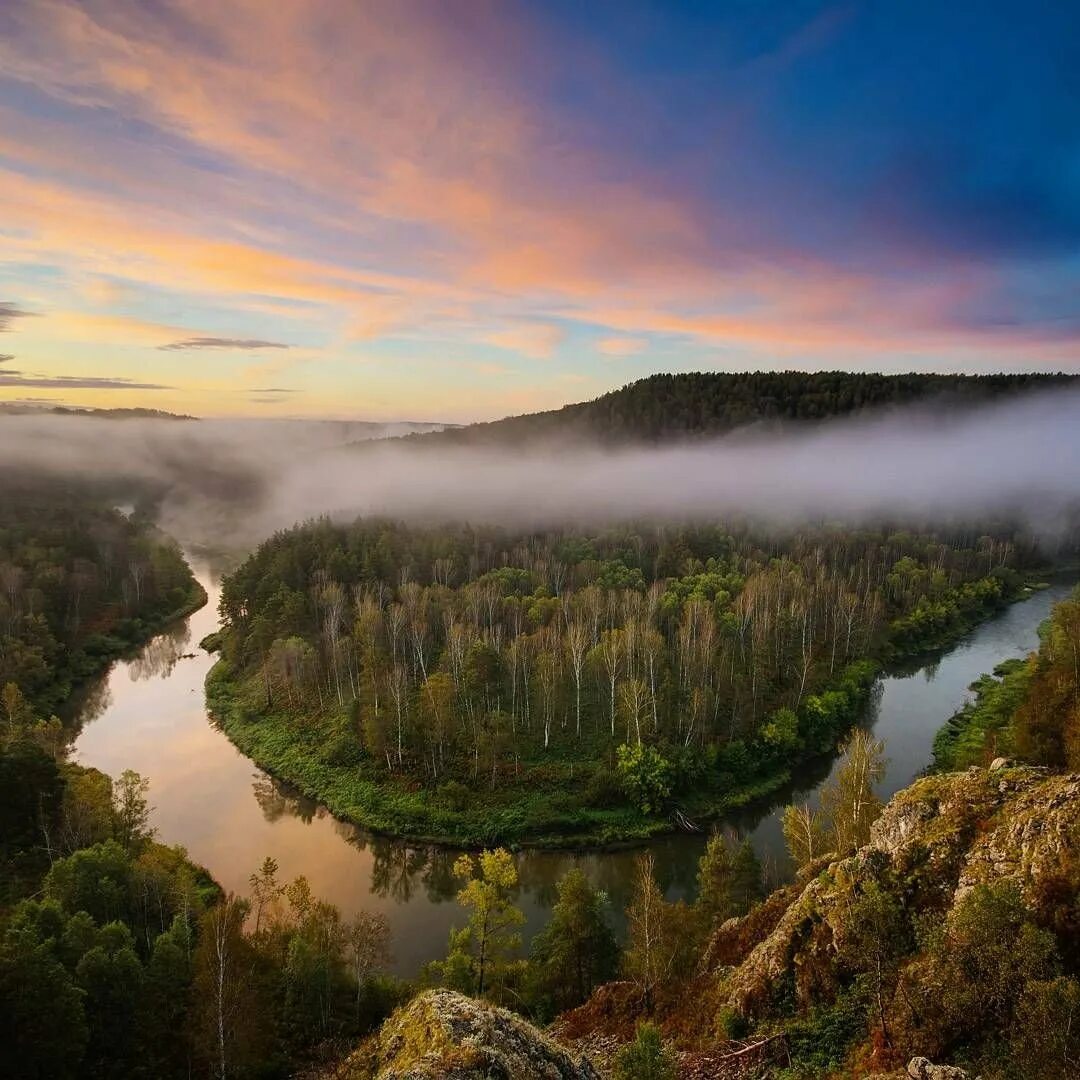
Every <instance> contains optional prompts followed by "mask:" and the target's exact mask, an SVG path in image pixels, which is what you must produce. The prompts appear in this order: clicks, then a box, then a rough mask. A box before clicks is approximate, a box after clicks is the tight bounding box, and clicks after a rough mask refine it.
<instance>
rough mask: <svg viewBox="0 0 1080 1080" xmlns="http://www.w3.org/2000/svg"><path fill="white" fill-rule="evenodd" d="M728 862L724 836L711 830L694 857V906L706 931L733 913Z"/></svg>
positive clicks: (726, 843)
mask: <svg viewBox="0 0 1080 1080" xmlns="http://www.w3.org/2000/svg"><path fill="white" fill-rule="evenodd" d="M732 861H733V860H732V854H731V846H730V844H729V843H728V841H727V839H726V838H725V837H724V836H723V835H721V834H720V833H719V832H714V833H713V834H712V836H710V837H709V839H708V842H707V843H706V845H705V851H704V853H703V854H702V856H701V858H700V859H698V874H697V884H698V894H697V908H698V912H699V914H700V915H701V922H702V929H703V930H704V931H705V932H706V933H708V932H710V931H711V930H712V929H713V928H714V927H716V926H719V925H720V923H722V922H723V921H724V920H725V919H729V918H731V916H732V915H734V914H735V913H736V912H735V899H734V897H733V896H732V885H733V881H732V869H733V868H732Z"/></svg>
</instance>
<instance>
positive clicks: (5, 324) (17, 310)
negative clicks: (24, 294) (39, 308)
mask: <svg viewBox="0 0 1080 1080" xmlns="http://www.w3.org/2000/svg"><path fill="white" fill-rule="evenodd" d="M33 314H34V313H33V312H32V311H26V310H25V309H23V308H21V307H19V305H18V304H16V303H14V302H13V301H11V300H0V331H2V330H10V329H11V324H12V323H13V322H15V320H16V319H25V318H26V317H27V316H29V315H33ZM8 359H10V357H8Z"/></svg>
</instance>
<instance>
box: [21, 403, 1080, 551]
mask: <svg viewBox="0 0 1080 1080" xmlns="http://www.w3.org/2000/svg"><path fill="white" fill-rule="evenodd" d="M0 462H2V463H3V467H4V468H5V469H18V470H20V471H25V470H31V471H35V472H36V471H40V472H42V473H47V474H52V475H61V476H66V477H77V478H107V479H110V480H114V481H119V482H125V481H130V482H133V483H137V484H142V485H153V486H154V487H155V488H156V489H157V490H159V491H160V493H161V494H162V504H161V513H162V524H163V526H164V527H165V528H166V529H168V530H169V531H170V532H173V533H174V534H175V535H177V536H178V537H180V538H182V539H185V540H190V541H201V542H210V543H227V544H229V545H238V546H249V545H251V544H253V543H255V542H257V541H258V540H259V539H261V538H263V537H264V536H266V535H268V534H269V533H271V532H273V531H274V530H275V529H277V528H281V527H284V526H288V525H291V524H293V523H294V522H296V521H298V520H301V519H304V518H309V517H314V516H318V515H322V514H330V515H333V516H337V517H349V518H351V517H354V516H356V515H359V514H384V515H390V516H394V517H402V518H407V519H417V518H423V519H466V520H470V521H478V522H479V521H485V522H496V523H505V524H513V525H525V526H534V525H535V526H542V525H548V524H560V523H564V522H567V521H582V520H588V521H598V520H603V519H620V518H646V517H657V518H679V519H686V518H716V517H723V516H725V515H729V516H730V515H738V516H743V517H754V518H760V519H764V520H767V521H773V522H777V523H783V524H796V523H799V522H801V521H820V520H823V519H827V520H842V521H847V522H851V523H857V522H864V521H870V520H873V519H875V518H878V517H883V516H887V517H888V518H889V519H890V520H892V521H899V520H904V519H906V518H910V519H911V520H912V523H916V522H918V523H923V522H928V523H934V522H942V523H944V522H949V523H955V522H957V521H958V520H964V519H970V520H975V519H981V518H984V517H986V516H987V515H988V514H997V513H1018V514H1022V515H1023V516H1024V517H1025V518H1026V520H1027V521H1028V523H1029V524H1030V525H1031V526H1032V527H1033V528H1034V529H1036V530H1038V531H1040V532H1044V533H1050V534H1059V533H1060V532H1061V530H1062V529H1063V527H1064V522H1065V521H1066V520H1067V518H1068V515H1069V513H1070V512H1071V511H1072V510H1073V509H1074V508H1075V507H1076V506H1077V505H1078V504H1080V391H1071V390H1070V391H1068V392H1061V391H1055V392H1052V393H1048V394H1038V395H1030V396H1026V397H1023V398H1020V399H1017V400H1013V401H1010V402H1007V403H1004V404H994V405H987V406H984V407H981V408H975V409H969V410H947V409H936V408H934V407H932V406H918V407H913V408H910V409H902V410H895V411H892V412H889V413H888V414H877V415H874V416H870V417H863V418H858V419H853V420H845V421H830V422H824V423H818V424H807V425H803V426H798V427H791V428H788V429H787V430H785V431H784V432H783V433H776V432H775V431H773V432H758V433H755V432H753V431H749V432H748V431H746V430H743V431H740V432H736V433H735V434H734V435H730V436H727V437H724V438H720V439H716V440H712V441H709V442H696V443H693V444H688V445H680V446H669V447H661V448H637V449H623V450H617V451H611V450H604V449H601V448H598V447H595V446H587V445H580V444H579V445H575V446H572V447H571V446H565V445H554V444H548V445H544V446H537V445H529V446H519V447H507V448H505V449H499V450H492V449H491V448H484V449H477V448H466V447H447V446H444V445H443V444H442V443H440V442H428V441H426V440H409V441H404V442H403V441H400V440H383V441H379V442H374V443H368V444H362V445H358V444H351V445H342V444H341V440H340V436H339V435H335V436H332V437H331V436H329V435H328V434H327V431H326V430H322V429H321V426H320V425H318V424H304V423H299V422H298V423H297V424H295V425H292V424H289V423H288V422H283V421H279V422H276V424H275V425H268V424H262V423H258V422H246V421H231V422H207V421H203V422H198V423H175V422H162V421H153V420H147V421H134V420H122V421H110V420H104V419H91V418H81V417H53V416H32V417H29V416H28V417H21V416H17V417H11V416H9V417H0Z"/></svg>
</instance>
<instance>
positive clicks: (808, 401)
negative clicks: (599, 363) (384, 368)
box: [409, 371, 1077, 446]
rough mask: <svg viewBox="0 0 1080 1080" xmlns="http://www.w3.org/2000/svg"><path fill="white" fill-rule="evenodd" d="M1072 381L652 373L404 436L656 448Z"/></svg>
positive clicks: (450, 441) (441, 442)
mask: <svg viewBox="0 0 1080 1080" xmlns="http://www.w3.org/2000/svg"><path fill="white" fill-rule="evenodd" d="M1076 378H1077V376H1073V375H1064V374H1022V375H922V374H907V375H877V374H871V373H862V372H847V371H822V372H802V371H769V372H751V373H742V374H726V373H718V372H695V373H692V374H685V375H651V376H649V377H648V378H645V379H640V380H639V381H638V382H633V383H630V384H628V385H627V386H624V387H623V388H622V389H621V390H613V391H612V392H611V393H608V394H604V395H603V396H602V397H598V398H595V399H594V400H592V401H585V402H581V403H580V404H576V405H566V406H564V407H563V408H561V409H553V410H550V411H548V412H539V413H529V414H526V415H523V416H510V417H507V418H506V419H503V420H495V421H492V422H490V423H484V424H470V425H468V426H467V427H462V428H457V429H453V430H446V431H442V432H438V433H436V434H429V435H418V436H411V437H409V440H410V441H412V442H417V443H421V442H422V443H423V444H425V445H432V446H446V445H457V446H474V445H489V444H507V445H509V444H516V443H520V442H525V441H534V440H544V439H550V438H557V439H559V440H560V441H565V440H568V439H569V440H576V439H590V440H595V441H599V442H601V443H608V444H614V445H618V444H626V443H642V442H643V443H659V442H670V441H679V440H693V439H698V438H705V437H710V436H715V435H721V434H724V433H726V432H729V431H732V430H734V429H735V428H739V427H744V426H747V425H750V424H755V423H769V424H777V423H782V424H787V423H791V422H799V421H812V420H822V419H826V418H828V417H839V416H850V415H852V414H855V413H859V412H863V411H866V410H870V409H882V408H887V407H890V406H898V405H906V404H910V403H912V402H918V401H927V400H930V399H935V400H940V401H941V402H942V403H943V404H946V403H947V404H956V405H963V404H976V403H982V402H985V401H988V400H992V399H994V398H999V397H1004V396H1007V395H1012V394H1017V393H1023V392H1026V391H1030V390H1035V389H1041V388H1045V387H1050V386H1063V385H1069V384H1073V383H1074V382H1075V380H1076Z"/></svg>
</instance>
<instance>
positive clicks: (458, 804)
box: [435, 780, 473, 814]
mask: <svg viewBox="0 0 1080 1080" xmlns="http://www.w3.org/2000/svg"><path fill="white" fill-rule="evenodd" d="M435 798H436V800H437V801H438V804H439V806H441V807H442V808H443V809H445V810H451V811H453V812H454V813H455V814H460V813H463V812H464V811H465V810H468V809H469V807H470V806H471V805H472V801H473V796H472V792H471V791H470V790H469V789H468V788H467V787H466V786H465V785H464V784H463V783H461V781H460V780H447V781H446V783H445V784H440V785H439V787H438V789H437V790H436V793H435Z"/></svg>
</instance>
